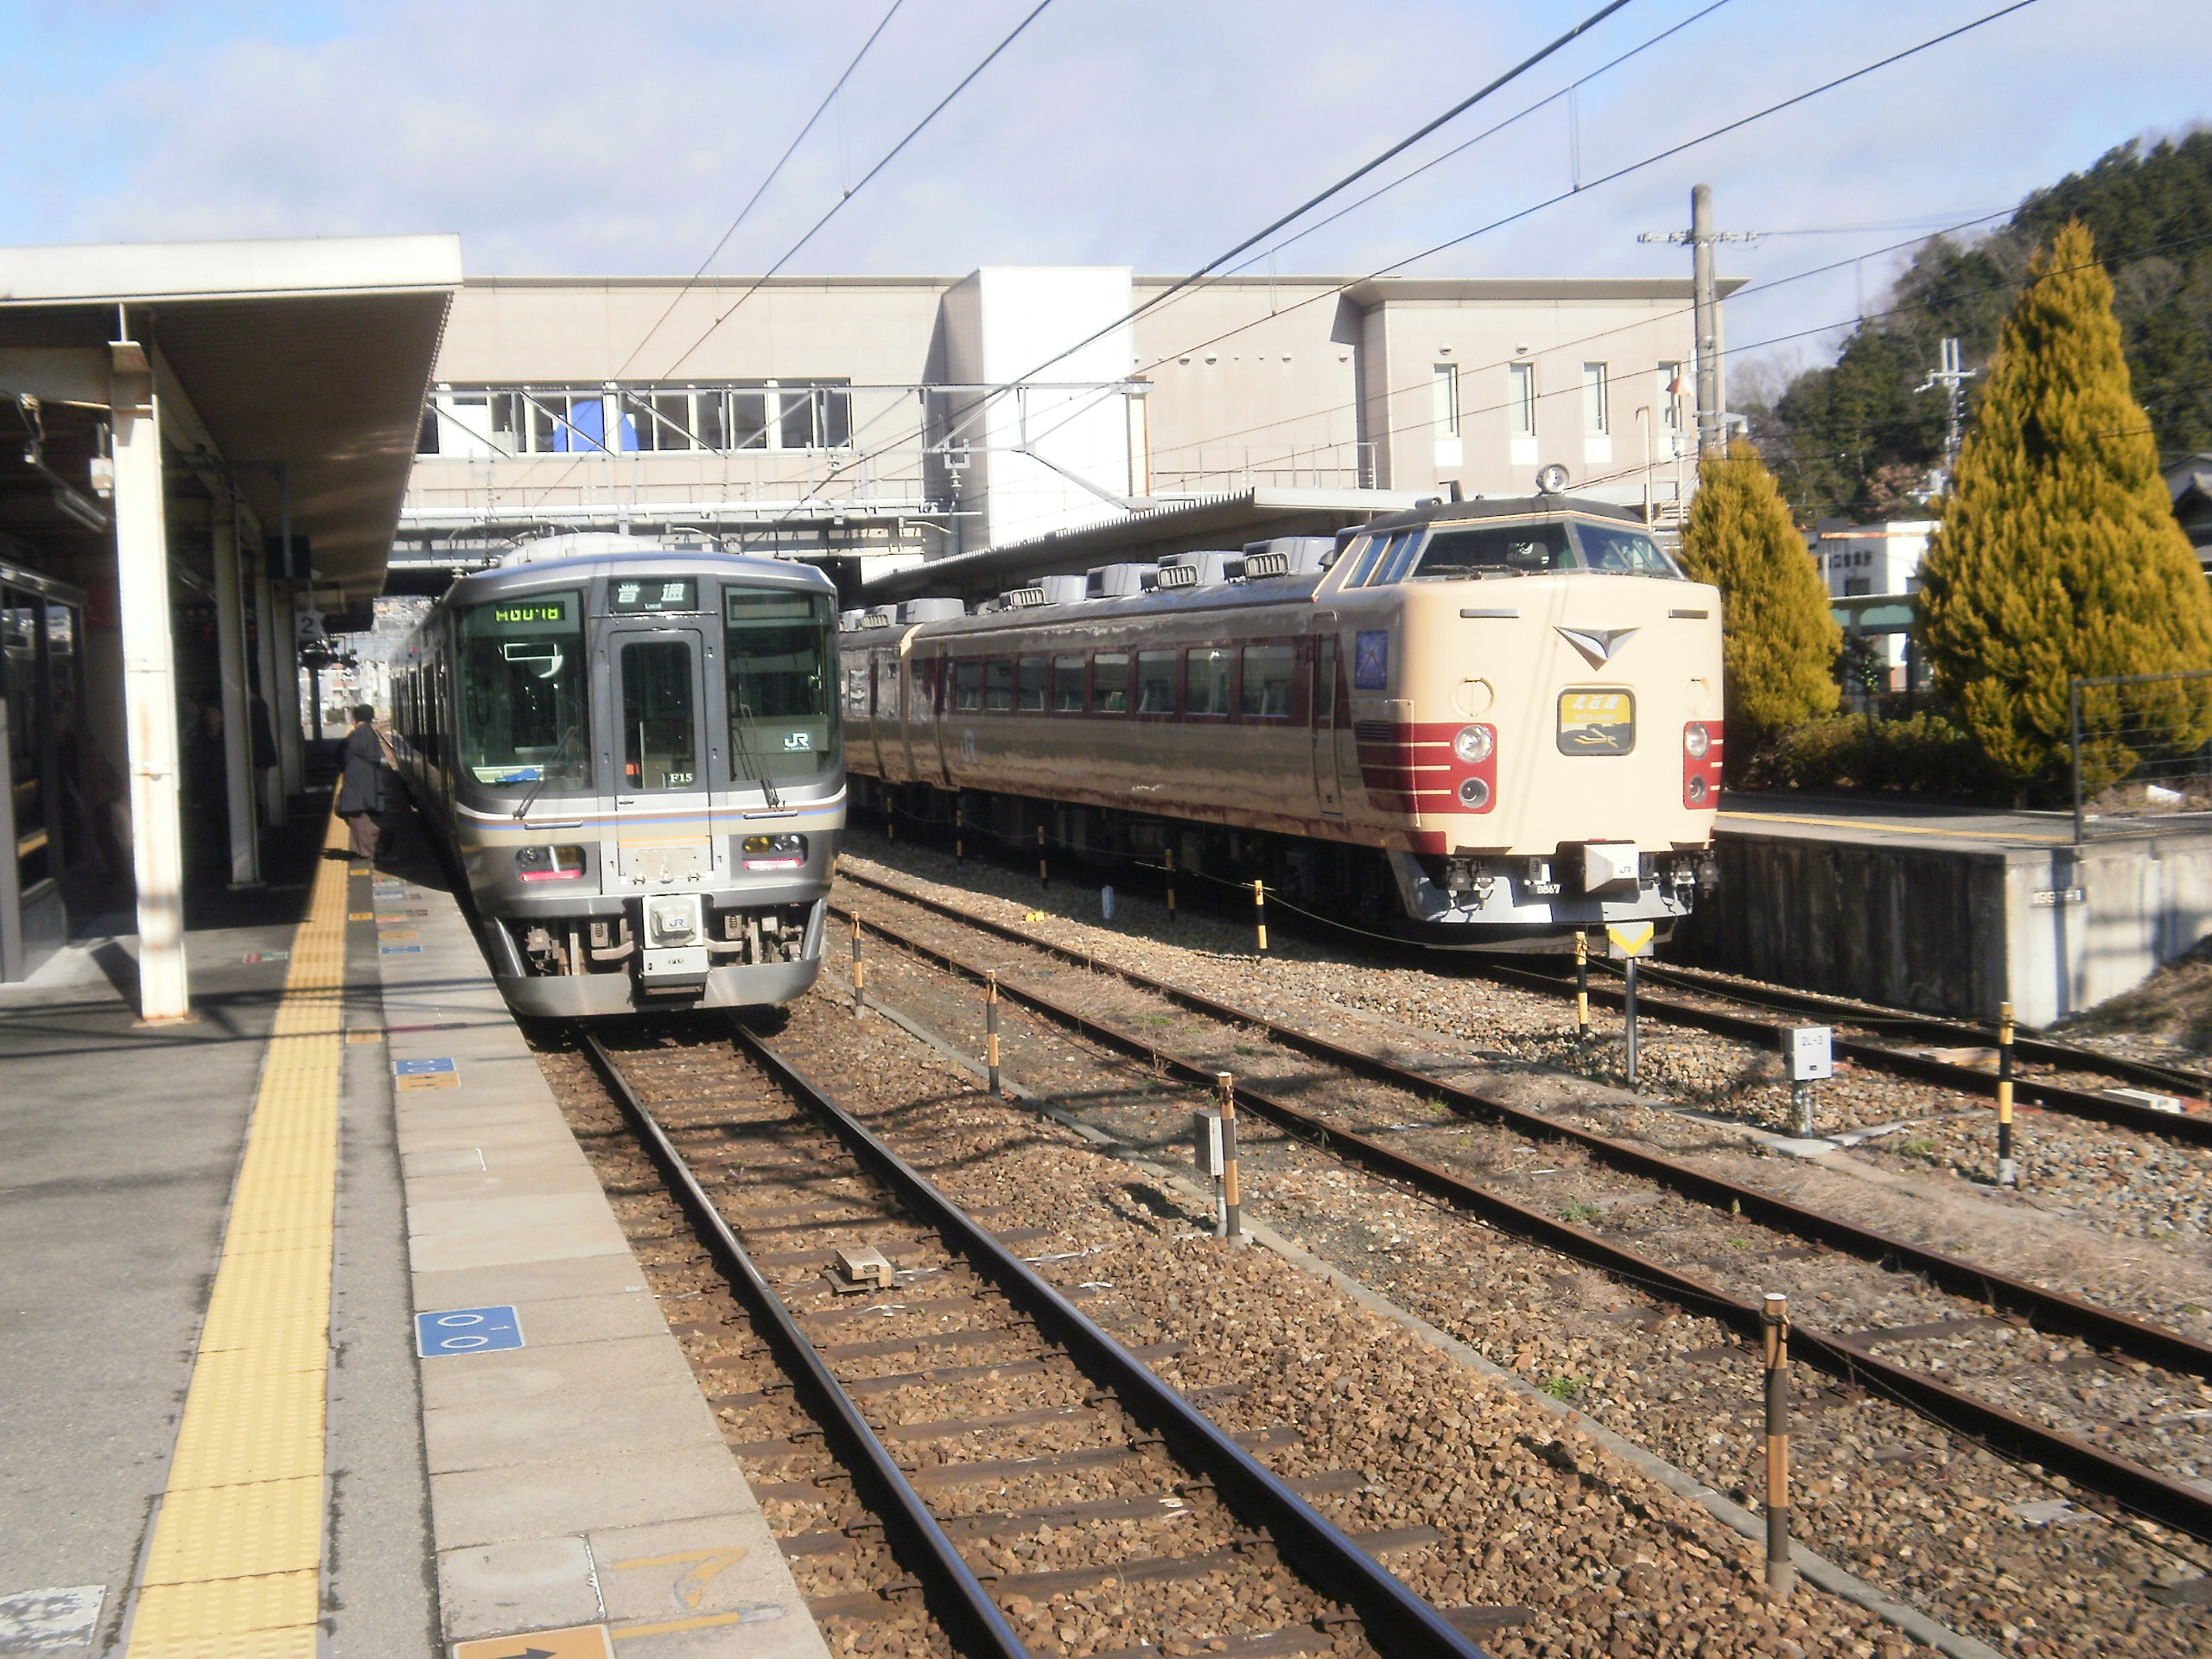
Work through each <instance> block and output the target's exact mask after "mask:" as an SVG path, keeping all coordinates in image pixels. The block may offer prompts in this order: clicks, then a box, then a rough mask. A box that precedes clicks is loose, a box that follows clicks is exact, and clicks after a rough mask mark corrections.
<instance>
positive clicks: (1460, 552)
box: [1413, 519, 1574, 582]
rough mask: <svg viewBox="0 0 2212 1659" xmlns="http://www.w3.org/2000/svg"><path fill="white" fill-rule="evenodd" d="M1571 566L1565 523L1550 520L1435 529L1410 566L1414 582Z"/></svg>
mask: <svg viewBox="0 0 2212 1659" xmlns="http://www.w3.org/2000/svg"><path fill="white" fill-rule="evenodd" d="M1573 567H1574V556H1573V553H1571V552H1569V551H1568V550H1567V526H1566V525H1565V524H1561V523H1560V522H1559V521H1558V520H1557V519H1554V520H1552V521H1551V522H1550V523H1548V524H1483V525H1480V526H1478V527H1471V528H1469V529H1466V530H1439V531H1434V532H1433V534H1432V535H1431V536H1430V537H1429V538H1428V545H1427V546H1426V547H1424V548H1423V549H1421V563H1419V564H1418V565H1416V566H1414V573H1413V575H1414V581H1416V582H1467V581H1470V580H1475V579H1479V578H1481V577H1484V576H1518V575H1540V574H1541V573H1542V572H1544V571H1547V570H1568V569H1573Z"/></svg>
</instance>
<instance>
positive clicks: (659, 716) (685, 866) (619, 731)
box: [606, 627, 718, 887]
mask: <svg viewBox="0 0 2212 1659" xmlns="http://www.w3.org/2000/svg"><path fill="white" fill-rule="evenodd" d="M606 642H607V654H608V656H609V657H611V658H613V662H612V664H611V665H612V667H613V673H612V674H611V675H609V676H607V679H608V681H609V682H610V683H609V685H608V690H607V696H608V699H609V701H610V702H611V703H612V704H613V707H612V708H611V709H609V711H608V712H609V714H610V715H611V716H612V718H611V719H610V720H609V721H608V724H607V729H608V730H609V731H611V732H612V733H613V742H612V744H611V746H610V747H611V754H610V756H609V758H610V759H611V760H612V761H613V770H614V775H615V787H614V836H613V839H614V843H615V844H614V847H613V864H614V868H615V870H616V872H617V874H618V880H620V883H621V885H622V886H624V887H631V886H636V885H642V886H645V887H661V886H676V887H684V886H690V885H692V884H694V883H696V882H701V881H704V880H707V879H708V878H709V877H710V876H711V875H712V874H714V871H715V835H714V829H715V826H714V823H713V817H712V813H711V810H710V807H709V795H708V773H709V760H710V759H711V755H710V752H709V744H708V729H707V721H706V711H707V709H708V707H709V703H708V698H707V695H706V691H707V684H708V676H709V672H710V671H718V665H711V666H710V664H711V659H712V658H713V657H714V655H715V652H714V649H713V647H712V645H710V644H709V642H708V641H707V639H706V638H705V636H704V635H703V634H702V633H701V632H700V631H699V630H698V629H696V628H671V627H653V628H618V629H612V630H609V632H607V636H606Z"/></svg>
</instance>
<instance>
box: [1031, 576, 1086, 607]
mask: <svg viewBox="0 0 2212 1659" xmlns="http://www.w3.org/2000/svg"><path fill="white" fill-rule="evenodd" d="M1037 585H1038V586H1039V588H1043V589H1044V590H1045V602H1046V604H1047V605H1075V604H1079V603H1080V602H1081V601H1083V600H1084V599H1085V598H1087V597H1088V596H1089V594H1090V583H1089V582H1085V581H1084V579H1083V578H1082V577H1081V576H1046V577H1045V578H1044V579H1043V580H1041V581H1040V582H1038V584H1037Z"/></svg>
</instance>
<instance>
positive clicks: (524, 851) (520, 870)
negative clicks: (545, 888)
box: [515, 846, 584, 881]
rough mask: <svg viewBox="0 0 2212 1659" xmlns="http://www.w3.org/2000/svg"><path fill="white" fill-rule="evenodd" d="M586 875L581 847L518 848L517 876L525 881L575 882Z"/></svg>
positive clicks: (516, 856)
mask: <svg viewBox="0 0 2212 1659" xmlns="http://www.w3.org/2000/svg"><path fill="white" fill-rule="evenodd" d="M583 873H584V849H582V848H581V847H543V846H538V847H518V848H516V849H515V874H516V875H517V876H518V877H519V878H521V879H522V880H524V881H574V880H577V879H578V878H579V877H581V876H582V874H583Z"/></svg>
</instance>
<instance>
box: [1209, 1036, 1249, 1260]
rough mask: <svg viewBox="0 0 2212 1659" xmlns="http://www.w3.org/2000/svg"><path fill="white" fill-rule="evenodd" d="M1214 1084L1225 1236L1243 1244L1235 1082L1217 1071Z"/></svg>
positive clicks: (1230, 1075)
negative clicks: (1217, 1099) (1218, 1114)
mask: <svg viewBox="0 0 2212 1659" xmlns="http://www.w3.org/2000/svg"><path fill="white" fill-rule="evenodd" d="M1214 1081H1215V1082H1216V1083H1217V1084H1220V1085H1221V1217H1222V1236H1223V1237H1224V1238H1227V1239H1230V1240H1232V1241H1234V1242H1236V1243H1243V1237H1244V1229H1243V1224H1242V1222H1241V1220H1240V1219H1239V1217H1238V1213H1237V1211H1238V1199H1237V1194H1236V1077H1235V1075H1234V1074H1233V1073H1230V1072H1228V1071H1217V1072H1215V1073H1214Z"/></svg>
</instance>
